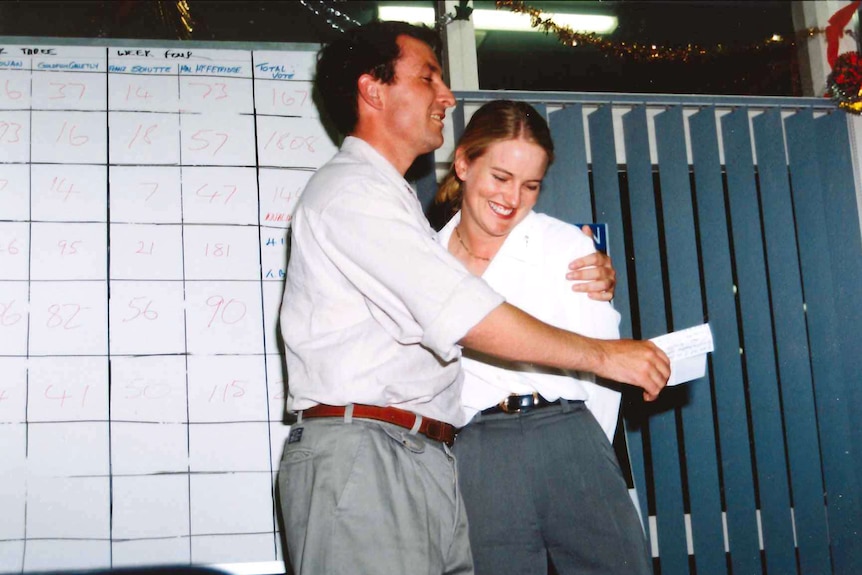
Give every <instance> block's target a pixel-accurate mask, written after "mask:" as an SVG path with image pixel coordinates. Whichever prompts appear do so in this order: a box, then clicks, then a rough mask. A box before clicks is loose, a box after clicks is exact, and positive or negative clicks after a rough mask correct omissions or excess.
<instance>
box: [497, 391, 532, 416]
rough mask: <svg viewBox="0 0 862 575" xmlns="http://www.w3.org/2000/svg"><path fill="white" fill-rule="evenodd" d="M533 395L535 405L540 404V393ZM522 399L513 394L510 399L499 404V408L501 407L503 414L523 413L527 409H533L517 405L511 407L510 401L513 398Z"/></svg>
mask: <svg viewBox="0 0 862 575" xmlns="http://www.w3.org/2000/svg"><path fill="white" fill-rule="evenodd" d="M531 395H532V396H533V405H536V404H537V403H539V392H537V391H534V392H533V393H532V394H531ZM520 397H521V396H520V395H515V394H514V393H513V394H511V395H510V396H509V397H507V398H506V399H504V400H503V401H501V402H500V403H498V404H497V407H499V408H500V410H501V411H502V412H503V413H521V412H522V411H524V410H525V409H527V408H529V407H532V406H531V405H524V406H522V405H520V404H517V405H516V406H515V407H511V403H510V400H511V399H512V398H515V399H518V398H520Z"/></svg>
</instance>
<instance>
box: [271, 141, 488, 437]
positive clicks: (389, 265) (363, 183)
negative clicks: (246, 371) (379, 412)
mask: <svg viewBox="0 0 862 575" xmlns="http://www.w3.org/2000/svg"><path fill="white" fill-rule="evenodd" d="M291 225H292V239H291V253H290V262H289V264H288V269H287V280H286V284H285V291H284V298H283V301H282V308H281V330H282V335H283V336H284V342H285V352H286V353H285V356H286V359H287V372H288V397H287V409H288V410H291V411H297V410H302V409H307V408H309V407H312V406H313V405H315V404H318V403H324V404H330V405H346V404H348V403H364V404H370V405H380V406H387V405H388V406H394V407H398V408H401V409H406V410H409V411H412V412H414V413H418V414H420V415H423V416H426V417H431V418H434V419H439V420H442V421H446V422H448V423H451V424H453V425H456V426H461V425H463V424H465V423H466V419H464V412H463V410H462V409H461V406H460V398H461V385H462V381H463V374H462V372H461V365H460V361H459V360H460V355H461V354H460V347H459V346H458V345H457V342H458V341H459V340H460V339H461V338H462V337H464V335H466V334H467V332H468V331H469V330H470V329H471V328H472V327H473V326H474V325H476V324H478V323H479V322H480V321H481V320H482V318H484V317H485V316H486V315H487V314H488V313H489V312H490V311H491V310H492V309H494V308H495V307H497V306H498V305H500V304H501V303H502V302H503V298H502V296H500V295H499V294H497V293H496V292H495V291H494V290H492V289H491V288H490V287H489V286H488V285H487V284H486V283H485V282H484V281H483V280H481V279H480V278H477V277H475V276H473V275H472V274H470V273H469V272H468V271H467V270H466V269H465V268H464V266H462V265H461V263H460V262H459V261H458V260H456V259H455V258H454V257H453V256H452V255H450V254H449V253H448V251H446V249H445V248H441V247H440V245H439V244H438V243H437V242H436V241H435V239H434V231H433V229H432V228H431V226H430V225H429V224H428V220H427V219H426V218H425V215H424V214H423V212H422V207H421V204H420V203H419V200H418V198H417V197H416V194H415V192H414V191H413V190H412V189H411V188H410V186H409V185H408V183H407V181H406V180H405V179H404V178H403V177H402V176H401V174H399V173H398V171H397V170H396V169H395V168H394V167H393V166H392V165H391V164H390V163H389V162H388V161H386V159H385V158H384V157H383V156H381V155H380V154H379V153H378V152H377V151H376V150H375V149H374V148H373V147H371V146H370V145H369V144H368V143H366V142H364V141H363V140H361V139H358V138H353V137H348V138H346V139H345V141H344V143H343V145H342V146H341V150H340V151H339V152H338V153H337V154H336V155H335V157H334V158H333V159H332V160H330V161H329V162H328V163H327V164H326V165H324V166H323V167H322V168H320V169H319V170H318V171H317V173H316V174H315V175H314V176H313V177H312V178H311V179H310V180H309V182H308V185H307V186H306V188H305V191H304V192H303V194H302V196H301V197H300V200H299V202H298V205H297V208H296V212H295V214H294V217H293V220H292V224H291Z"/></svg>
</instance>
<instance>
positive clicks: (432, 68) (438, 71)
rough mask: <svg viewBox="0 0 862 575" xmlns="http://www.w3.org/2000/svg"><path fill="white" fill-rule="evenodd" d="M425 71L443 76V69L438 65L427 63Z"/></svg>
mask: <svg viewBox="0 0 862 575" xmlns="http://www.w3.org/2000/svg"><path fill="white" fill-rule="evenodd" d="M425 69H426V70H428V71H429V72H431V73H432V74H441V75H442V74H443V69H442V68H440V66H437V65H436V64H432V63H431V62H425Z"/></svg>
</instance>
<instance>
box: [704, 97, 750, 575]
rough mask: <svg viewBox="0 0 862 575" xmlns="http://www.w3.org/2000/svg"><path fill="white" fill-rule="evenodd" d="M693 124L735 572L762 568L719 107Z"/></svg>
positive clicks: (717, 406) (707, 112) (707, 293)
mask: <svg viewBox="0 0 862 575" xmlns="http://www.w3.org/2000/svg"><path fill="white" fill-rule="evenodd" d="M689 128H690V131H691V147H692V160H693V162H694V177H695V188H696V196H697V201H696V203H697V221H698V235H699V240H700V251H701V257H702V266H703V282H704V288H705V292H706V305H707V317H708V318H709V325H710V329H711V330H712V337H713V342H714V345H715V351H713V352H712V354H711V357H710V364H711V366H712V377H713V382H714V384H715V385H714V392H715V410H716V418H717V420H718V436H719V444H720V446H721V469H722V486H723V490H724V505H725V513H726V518H727V519H726V521H727V538H728V544H729V545H728V546H729V548H730V560H731V566H732V568H733V573H760V572H761V561H760V548H759V545H758V534H757V517H756V507H755V497H754V472H753V470H752V467H751V447H750V443H749V436H748V418H747V417H746V407H745V387H744V381H743V377H742V365H741V363H740V357H739V348H740V346H739V331H738V326H737V321H736V296H735V295H734V291H733V271H732V269H731V261H730V242H729V240H728V222H727V218H726V214H727V208H726V204H725V199H724V186H723V184H722V179H721V161H720V158H719V153H718V132H717V129H716V123H715V109H714V108H706V109H704V110H702V111H700V112H698V113H697V114H694V115H693V116H691V117H690V118H689Z"/></svg>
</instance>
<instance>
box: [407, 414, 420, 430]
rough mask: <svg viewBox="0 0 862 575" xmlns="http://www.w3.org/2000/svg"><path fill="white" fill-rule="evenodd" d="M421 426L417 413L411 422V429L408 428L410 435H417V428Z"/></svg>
mask: <svg viewBox="0 0 862 575" xmlns="http://www.w3.org/2000/svg"><path fill="white" fill-rule="evenodd" d="M421 425H422V416H421V415H419V414H418V413H417V414H416V419H415V420H413V427H411V428H410V435H416V434H417V433H419V427H420V426H421Z"/></svg>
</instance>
